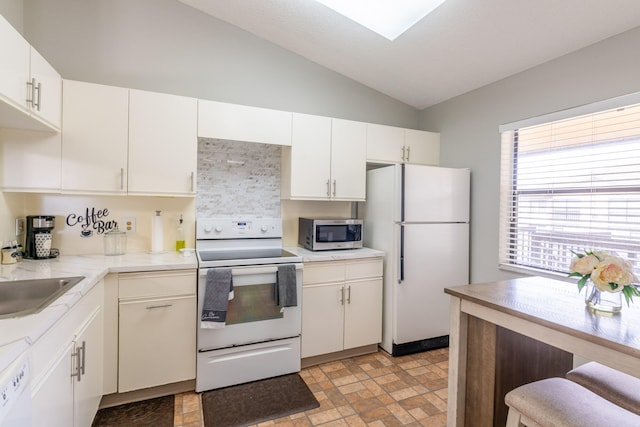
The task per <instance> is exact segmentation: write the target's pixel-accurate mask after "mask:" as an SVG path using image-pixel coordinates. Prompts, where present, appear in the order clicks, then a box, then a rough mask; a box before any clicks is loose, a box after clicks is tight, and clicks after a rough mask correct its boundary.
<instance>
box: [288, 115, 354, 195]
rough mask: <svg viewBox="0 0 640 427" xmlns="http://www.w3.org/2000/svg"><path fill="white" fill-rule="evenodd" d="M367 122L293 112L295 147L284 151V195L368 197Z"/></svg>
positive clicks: (293, 140) (292, 142) (292, 145)
mask: <svg viewBox="0 0 640 427" xmlns="http://www.w3.org/2000/svg"><path fill="white" fill-rule="evenodd" d="M365 155H366V125H365V124H364V123H360V122H353V121H348V120H339V119H331V118H330V117H322V116H312V115H307V114H297V113H294V114H293V123H292V140H291V149H285V150H283V170H282V183H283V185H282V197H283V198H289V199H300V200H305V199H306V200H364V198H365V193H366V185H365V179H366V158H365Z"/></svg>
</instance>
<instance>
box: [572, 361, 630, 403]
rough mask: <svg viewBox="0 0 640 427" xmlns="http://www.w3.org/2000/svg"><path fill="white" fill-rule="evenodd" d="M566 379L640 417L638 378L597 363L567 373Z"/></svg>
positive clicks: (587, 364) (586, 364)
mask: <svg viewBox="0 0 640 427" xmlns="http://www.w3.org/2000/svg"><path fill="white" fill-rule="evenodd" d="M566 377H567V379H569V380H571V381H573V382H575V383H577V384H580V385H581V386H582V387H584V388H587V389H589V390H591V391H592V392H594V393H595V394H597V395H599V396H602V397H604V398H605V399H607V400H609V401H611V402H613V403H615V404H616V405H618V406H621V407H623V408H625V409H626V410H628V411H631V412H633V413H635V414H637V415H640V378H636V377H634V376H632V375H628V374H625V373H624V372H620V371H618V370H616V369H613V368H610V367H608V366H605V365H601V364H600V363H597V362H589V363H585V364H584V365H582V366H579V367H577V368H576V369H574V370H572V371H569V372H568V373H567V375H566Z"/></svg>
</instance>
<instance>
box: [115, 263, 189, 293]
mask: <svg viewBox="0 0 640 427" xmlns="http://www.w3.org/2000/svg"><path fill="white" fill-rule="evenodd" d="M195 294H196V270H181V271H162V272H145V273H122V274H120V275H119V277H118V295H119V297H120V299H132V298H158V297H165V296H173V295H195Z"/></svg>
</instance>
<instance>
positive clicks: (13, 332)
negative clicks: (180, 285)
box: [0, 252, 198, 371]
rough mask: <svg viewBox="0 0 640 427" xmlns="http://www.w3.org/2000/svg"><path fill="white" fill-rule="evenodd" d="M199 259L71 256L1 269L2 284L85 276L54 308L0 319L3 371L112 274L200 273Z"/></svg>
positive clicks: (0, 367)
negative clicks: (196, 270) (195, 271)
mask: <svg viewBox="0 0 640 427" xmlns="http://www.w3.org/2000/svg"><path fill="white" fill-rule="evenodd" d="M197 267H198V261H197V258H196V256H195V254H194V255H192V256H183V255H182V254H179V253H177V252H165V253H159V254H150V253H133V254H125V255H118V256H105V255H69V256H65V255H63V256H60V257H59V258H55V259H50V260H24V261H22V262H19V263H16V264H8V265H0V282H2V281H11V280H25V279H45V278H51V277H70V276H84V277H85V278H84V279H83V280H82V281H81V282H80V283H78V284H77V285H75V286H74V287H72V288H71V289H69V291H67V292H66V293H65V294H64V295H62V296H61V297H60V298H58V299H57V300H55V301H54V302H53V303H52V304H51V305H49V306H48V307H46V308H45V309H43V310H42V311H40V312H39V313H35V314H31V315H28V316H23V317H16V318H5V319H0V371H2V370H3V369H4V368H5V367H6V366H7V365H8V364H9V363H11V362H12V361H13V359H15V357H17V355H19V354H20V353H21V352H23V351H24V350H25V349H26V348H27V347H28V346H29V345H31V344H33V343H34V342H35V341H36V340H37V339H38V338H39V337H40V336H42V335H43V334H44V333H45V332H46V331H47V330H48V329H49V328H51V326H53V325H54V324H55V322H56V321H57V320H58V319H60V318H61V317H62V316H63V315H64V314H65V313H66V312H67V311H68V310H69V309H70V308H71V307H73V305H74V304H75V303H77V302H78V301H79V300H80V298H81V297H82V296H83V295H85V294H86V293H87V292H89V291H90V290H91V288H93V287H94V286H95V285H96V284H97V283H98V282H99V281H100V280H101V279H102V278H104V276H106V275H107V274H109V273H125V272H137V271H161V270H181V269H196V268H197Z"/></svg>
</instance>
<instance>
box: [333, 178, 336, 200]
mask: <svg viewBox="0 0 640 427" xmlns="http://www.w3.org/2000/svg"><path fill="white" fill-rule="evenodd" d="M333 197H336V180H335V179H334V180H333Z"/></svg>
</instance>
